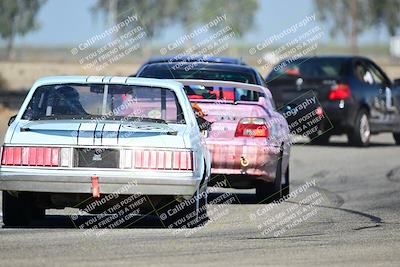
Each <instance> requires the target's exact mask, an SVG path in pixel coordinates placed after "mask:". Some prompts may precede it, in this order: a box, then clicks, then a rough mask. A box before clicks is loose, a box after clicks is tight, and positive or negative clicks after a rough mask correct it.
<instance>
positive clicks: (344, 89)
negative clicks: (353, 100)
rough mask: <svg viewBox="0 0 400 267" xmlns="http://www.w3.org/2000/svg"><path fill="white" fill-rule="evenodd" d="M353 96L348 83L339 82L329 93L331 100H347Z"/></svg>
mask: <svg viewBox="0 0 400 267" xmlns="http://www.w3.org/2000/svg"><path fill="white" fill-rule="evenodd" d="M350 97H351V92H350V87H349V86H348V85H347V84H341V83H340V84H338V85H336V86H335V87H333V88H332V90H331V92H330V93H329V100H331V101H334V100H345V99H348V98H350Z"/></svg>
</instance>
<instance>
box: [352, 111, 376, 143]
mask: <svg viewBox="0 0 400 267" xmlns="http://www.w3.org/2000/svg"><path fill="white" fill-rule="evenodd" d="M347 137H348V139H349V144H350V145H352V146H359V147H366V146H368V145H369V142H370V137H371V129H370V125H369V115H368V113H367V111H366V110H365V109H361V110H360V111H359V112H358V114H357V117H356V121H355V123H354V128H353V129H352V130H351V131H350V132H349V133H348V135H347Z"/></svg>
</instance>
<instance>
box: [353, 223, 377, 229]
mask: <svg viewBox="0 0 400 267" xmlns="http://www.w3.org/2000/svg"><path fill="white" fill-rule="evenodd" d="M381 226H382V225H380V224H375V225H370V226H362V227H358V228H354V229H353V230H355V231H360V230H364V229H371V228H377V227H381Z"/></svg>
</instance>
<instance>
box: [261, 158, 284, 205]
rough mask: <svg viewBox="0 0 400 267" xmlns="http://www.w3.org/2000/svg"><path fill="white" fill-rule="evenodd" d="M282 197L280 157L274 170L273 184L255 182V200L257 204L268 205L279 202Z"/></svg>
mask: <svg viewBox="0 0 400 267" xmlns="http://www.w3.org/2000/svg"><path fill="white" fill-rule="evenodd" d="M282 195H283V191H282V157H280V159H279V161H278V164H277V168H276V174H275V180H274V182H265V181H263V180H259V181H257V183H256V199H257V202H258V203H262V204H268V203H271V202H273V201H276V200H279V199H280V198H281V197H282Z"/></svg>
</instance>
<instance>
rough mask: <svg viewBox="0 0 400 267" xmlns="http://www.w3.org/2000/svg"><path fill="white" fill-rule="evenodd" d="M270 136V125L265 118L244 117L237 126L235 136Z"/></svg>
mask: <svg viewBox="0 0 400 267" xmlns="http://www.w3.org/2000/svg"><path fill="white" fill-rule="evenodd" d="M268 136H269V131H268V127H267V125H266V123H265V120H264V119H263V118H242V119H241V120H240V121H239V123H238V126H237V127H236V132H235V137H265V138H267V137H268Z"/></svg>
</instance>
